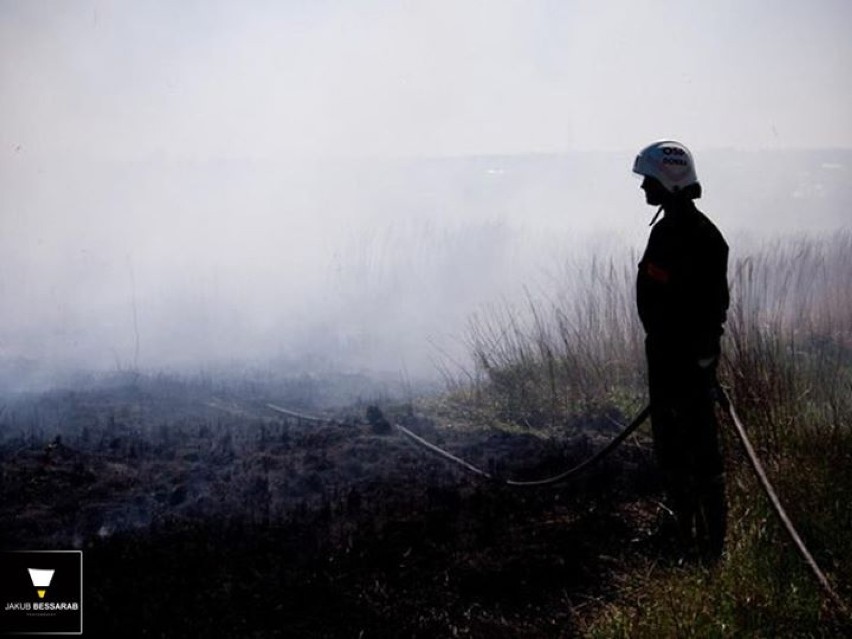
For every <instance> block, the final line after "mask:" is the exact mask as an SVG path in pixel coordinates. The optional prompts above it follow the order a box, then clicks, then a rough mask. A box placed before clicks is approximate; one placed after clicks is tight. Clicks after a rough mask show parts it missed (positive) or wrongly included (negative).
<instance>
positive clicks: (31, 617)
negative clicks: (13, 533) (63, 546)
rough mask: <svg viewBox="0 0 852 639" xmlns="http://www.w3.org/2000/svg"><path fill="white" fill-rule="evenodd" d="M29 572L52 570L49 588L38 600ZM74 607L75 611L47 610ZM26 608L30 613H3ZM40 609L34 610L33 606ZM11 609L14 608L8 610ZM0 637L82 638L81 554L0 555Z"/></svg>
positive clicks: (26, 552) (56, 551)
mask: <svg viewBox="0 0 852 639" xmlns="http://www.w3.org/2000/svg"><path fill="white" fill-rule="evenodd" d="M29 568H36V569H41V570H53V571H54V573H53V578H52V579H51V581H50V586H49V587H47V588H44V589H43V590H45V591H46V592H45V596H44V598H39V596H38V594H37V592H36V591H37V590H38V589H37V588H36V587H35V586H33V582H32V580H31V578H30V573H29V570H28V569H29ZM73 603H76V604H77V610H56V609H50V608H51V604H53V607H54V608H55V607H57V606H56V604H73ZM10 604H24V605H26V604H30V610H18V609H7V608H8V607H9V606H10ZM37 604H38V605H40V606H41V607H42V609H36V605H37ZM12 608H14V606H12ZM0 633H3V634H7V635H11V634H63V635H70V634H73V635H80V634H83V553H82V551H79V550H21V551H10V552H0Z"/></svg>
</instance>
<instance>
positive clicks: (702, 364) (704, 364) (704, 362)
mask: <svg viewBox="0 0 852 639" xmlns="http://www.w3.org/2000/svg"><path fill="white" fill-rule="evenodd" d="M715 363H716V358H715V357H704V358H702V359H699V360H698V368H700V369H702V370H707V369H708V368H710V367H711V366H713V364H715Z"/></svg>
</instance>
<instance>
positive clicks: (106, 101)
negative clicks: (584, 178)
mask: <svg viewBox="0 0 852 639" xmlns="http://www.w3.org/2000/svg"><path fill="white" fill-rule="evenodd" d="M850 32H852V3H850V2H848V1H846V0H813V1H809V2H802V1H801V0H795V1H794V0H714V1H713V2H710V1H708V0H645V1H642V2H637V1H635V0H623V1H621V0H616V1H609V2H608V1H605V0H603V1H602V0H588V1H573V0H517V1H513V0H480V1H469V0H447V1H443V0H431V1H426V0H424V1H420V2H417V1H406V0H388V1H382V0H352V1H348V2H343V1H331V0H280V1H272V0H269V1H260V0H241V1H236V0H232V1H224V0H210V1H201V0H181V1H178V2H176V1H172V0H168V1H149V0H146V1H141V0H138V1H109V0H97V1H95V0H20V1H16V0H0V87H2V90H0V122H2V129H0V154H2V157H3V158H9V156H10V155H12V154H14V153H23V154H29V155H41V154H46V155H56V154H68V155H71V156H74V157H77V158H79V157H89V156H93V157H110V158H113V157H117V158H127V157H131V158H139V157H142V158H146V157H151V156H154V157H157V156H160V155H162V156H166V157H190V158H199V157H200V158H204V157H208V156H211V155H214V156H227V157H270V156H272V157H280V156H282V155H284V154H290V155H302V154H306V153H307V154H330V155H362V154H364V155H424V154H425V155H435V154H441V155H443V154H471V153H514V152H529V151H564V150H572V149H601V148H604V149H630V150H632V149H634V148H635V147H637V146H641V145H643V144H644V143H645V142H647V141H648V140H652V139H657V138H659V137H661V136H673V137H677V138H682V139H685V140H688V141H689V142H690V144H692V145H693V146H695V147H698V148H707V147H736V148H747V149H752V148H767V147H769V148H772V147H808V148H813V147H822V146H835V147H837V146H839V147H850V146H852V125H850V115H849V114H850V113H852V72H850V71H852V69H850V66H851V65H850V62H852V38H850V37H849V34H850Z"/></svg>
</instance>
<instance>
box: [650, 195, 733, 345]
mask: <svg viewBox="0 0 852 639" xmlns="http://www.w3.org/2000/svg"><path fill="white" fill-rule="evenodd" d="M727 268H728V245H727V244H726V243H725V240H724V238H723V237H722V234H721V233H720V232H719V230H718V229H717V228H716V227H715V226H714V225H713V223H712V222H711V221H710V220H709V219H707V217H706V216H705V215H704V214H703V213H702V212H701V211H699V210H698V209H697V208H695V205H694V204H693V203H692V201H691V200H689V201H686V202H685V203H684V204H683V205H682V206H680V207H678V208H676V209H673V210H667V211H666V214H665V216H664V217H663V219H662V220H660V221H659V222H658V223H657V224H656V225H655V226H654V228H653V229H652V230H651V237H650V238H649V239H648V246H647V248H646V249H645V254H644V255H643V256H642V261H641V262H639V276H638V278H637V281H636V301H637V305H638V308H639V317H640V319H641V320H642V325H643V326H644V327H645V332H646V333H647V334H648V337H649V339H650V340H652V341H653V342H654V343H655V345H656V346H658V347H662V348H666V349H674V350H676V351H678V352H679V353H680V354H682V355H683V356H685V357H690V358H696V359H700V358H705V357H712V356H717V355H718V354H719V338H720V337H721V335H722V332H723V329H722V324H724V322H725V316H726V313H727V310H728V304H729V301H730V299H729V295H728V279H727Z"/></svg>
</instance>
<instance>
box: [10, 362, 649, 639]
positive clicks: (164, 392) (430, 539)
mask: <svg viewBox="0 0 852 639" xmlns="http://www.w3.org/2000/svg"><path fill="white" fill-rule="evenodd" d="M266 401H272V402H275V403H278V404H284V405H287V403H288V402H291V403H290V406H292V407H293V408H297V409H302V410H305V409H306V408H307V409H309V408H311V406H310V405H307V406H299V405H298V402H297V401H296V396H295V395H292V396H291V395H288V393H287V392H283V391H279V392H277V393H270V391H269V389H268V388H261V389H246V388H230V389H226V388H217V387H214V386H213V385H210V384H190V383H180V382H176V381H174V380H166V379H154V380H150V379H149V380H142V381H140V380H137V381H135V382H133V383H130V384H126V385H113V386H111V387H107V388H96V389H89V390H85V391H54V392H51V393H45V394H42V395H38V396H29V397H25V398H18V399H17V400H15V401H14V402H12V403H11V404H7V405H6V408H5V409H4V411H3V412H2V414H0V426H1V427H2V431H1V432H2V439H0V465H2V474H0V478H2V483H0V495H2V496H1V497H0V499H2V501H0V548H2V549H5V550H13V549H14V550H22V549H48V548H53V549H61V548H66V549H67V548H78V549H82V550H83V551H84V572H85V590H84V606H85V608H84V610H85V629H86V636H96V637H99V636H104V637H107V636H112V637H115V636H124V637H134V636H139V637H184V636H185V637H190V636H197V637H201V636H205V637H326V636H327V637H396V636H406V637H408V636H416V637H449V636H473V637H517V636H528V637H563V636H573V635H575V634H577V632H578V629H579V628H580V627H581V625H582V620H583V619H584V615H587V614H588V611H589V610H592V609H594V607H595V606H596V605H597V604H598V602H600V601H606V600H608V599H609V598H611V597H612V596H613V595H614V593H615V589H616V588H617V584H616V581H615V579H616V577H617V576H618V575H619V574H620V573H623V572H624V570H625V565H624V562H630V561H632V560H633V559H634V558H637V557H641V556H647V555H649V554H652V553H656V552H658V551H659V549H657V548H653V547H651V544H650V543H648V542H645V541H638V542H637V539H641V538H643V535H644V534H645V533H647V529H648V528H649V527H650V526H651V523H652V520H653V518H654V513H653V511H654V509H655V506H654V500H655V499H656V498H657V493H658V481H657V478H656V476H655V474H654V469H653V465H652V462H651V459H650V453H649V451H648V449H647V448H642V447H638V446H636V445H635V444H631V443H628V444H626V445H624V446H622V447H621V448H620V449H619V450H618V451H617V452H616V453H615V454H614V455H612V456H611V457H610V458H608V459H607V460H605V461H604V462H602V463H601V464H599V465H598V466H596V467H594V468H592V469H590V470H589V471H588V472H587V473H585V474H584V475H583V476H582V477H580V478H579V479H577V480H574V481H571V482H569V483H564V484H561V485H558V486H555V487H548V488H538V489H518V488H510V487H506V486H501V485H498V484H495V483H491V482H488V481H484V480H481V479H479V478H477V477H475V476H472V475H471V474H469V473H467V471H464V470H462V469H460V468H457V467H455V466H453V465H452V464H450V463H448V462H447V461H445V460H443V459H440V458H437V457H435V456H434V455H432V454H430V453H429V452H427V451H425V450H423V449H421V448H418V447H416V446H414V445H412V444H411V443H410V442H409V441H408V440H407V439H405V438H404V437H403V436H402V435H401V434H399V433H398V432H396V431H392V432H390V433H382V432H381V430H382V429H381V428H377V427H376V426H375V423H374V424H372V425H371V424H370V423H368V422H367V421H366V420H365V419H364V415H365V411H364V408H365V406H364V405H359V404H358V403H357V402H356V403H352V404H350V406H349V408H346V409H340V410H337V411H333V412H327V413H326V414H327V415H328V416H329V418H330V419H332V418H333V419H334V420H335V421H334V422H328V423H324V424H315V423H308V422H304V421H301V422H300V421H299V420H295V419H289V418H285V417H284V416H283V415H280V414H276V413H275V412H273V411H271V410H269V409H268V408H266V407H265V402H266ZM389 415H390V416H391V418H392V419H393V420H395V421H398V422H400V423H404V424H405V425H407V426H408V427H409V428H411V429H412V430H414V431H416V432H418V433H419V434H421V435H422V436H424V437H426V438H427V439H429V440H430V441H433V442H435V443H437V444H439V445H441V446H442V447H445V448H447V449H449V450H451V451H453V452H454V453H455V454H457V455H460V456H462V457H464V458H466V459H469V460H470V461H471V462H473V463H475V464H477V465H481V466H482V467H485V468H491V469H492V470H494V471H496V472H498V473H501V474H503V475H505V476H512V477H516V478H532V477H542V476H549V475H552V474H554V473H556V472H558V471H561V470H563V469H564V468H566V467H567V466H570V465H572V464H573V463H576V462H579V461H580V460H582V459H584V458H586V457H587V456H588V455H589V454H590V453H591V452H593V451H595V450H597V449H598V448H599V447H600V446H601V445H602V443H604V442H605V441H607V439H608V438H610V437H612V435H613V433H614V432H615V431H614V428H613V426H612V425H611V423H610V422H609V421H608V420H606V419H601V418H593V417H590V418H589V419H588V420H580V421H578V423H577V424H575V425H574V427H573V428H570V429H566V431H565V435H564V437H560V438H559V439H553V438H551V439H544V438H541V437H538V436H535V435H533V434H528V433H517V434H507V433H505V432H500V431H496V430H494V429H490V430H489V429H485V430H483V429H479V430H476V429H472V428H460V427H450V426H448V425H440V424H436V423H434V422H433V421H431V420H430V419H428V418H427V417H426V416H423V415H418V414H416V413H415V412H414V411H413V410H412V409H411V408H410V407H403V408H401V409H398V410H397V411H394V412H392V414H391V413H389ZM620 419H621V420H622V421H626V420H627V419H629V417H625V416H620ZM373 421H374V422H375V420H373ZM579 426H582V428H579ZM57 435H59V437H58V438H57Z"/></svg>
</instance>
